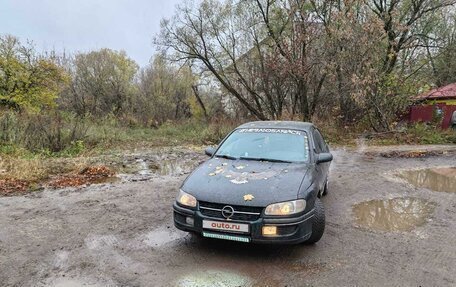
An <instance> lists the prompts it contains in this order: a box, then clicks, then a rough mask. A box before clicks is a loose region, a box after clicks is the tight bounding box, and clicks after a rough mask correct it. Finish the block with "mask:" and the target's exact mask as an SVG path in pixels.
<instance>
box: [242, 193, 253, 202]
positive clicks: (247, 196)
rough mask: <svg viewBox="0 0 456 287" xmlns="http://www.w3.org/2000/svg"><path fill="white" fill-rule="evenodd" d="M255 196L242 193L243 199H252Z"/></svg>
mask: <svg viewBox="0 0 456 287" xmlns="http://www.w3.org/2000/svg"><path fill="white" fill-rule="evenodd" d="M254 198H255V196H253V195H251V194H246V195H244V201H252V199H254Z"/></svg>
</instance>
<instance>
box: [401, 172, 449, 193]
mask: <svg viewBox="0 0 456 287" xmlns="http://www.w3.org/2000/svg"><path fill="white" fill-rule="evenodd" d="M398 176H399V177H401V178H403V179H405V180H407V181H408V182H409V183H411V184H413V185H415V186H417V187H424V188H428V189H431V190H434V191H442V192H456V167H446V168H429V169H419V170H406V171H402V172H400V173H399V174H398Z"/></svg>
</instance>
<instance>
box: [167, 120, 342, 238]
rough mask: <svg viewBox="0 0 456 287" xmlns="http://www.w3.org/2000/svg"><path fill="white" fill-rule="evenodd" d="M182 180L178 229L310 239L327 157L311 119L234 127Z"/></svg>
mask: <svg viewBox="0 0 456 287" xmlns="http://www.w3.org/2000/svg"><path fill="white" fill-rule="evenodd" d="M206 154H207V155H208V156H210V157H211V158H210V159H209V160H207V161H206V162H204V163H203V164H201V165H200V166H199V167H198V168H196V169H195V170H194V171H193V173H192V174H191V175H190V176H189V177H187V179H186V180H185V181H184V183H183V184H182V186H181V188H180V191H179V194H178V196H177V199H176V202H175V203H174V205H173V208H174V224H175V226H176V227H177V228H179V229H181V230H184V231H189V232H195V233H198V234H202V235H203V236H204V237H209V238H218V239H226V240H234V241H241V242H253V243H301V242H306V243H315V242H317V241H318V240H320V238H321V236H322V235H323V231H324V227H325V214H324V208H323V204H322V202H321V201H320V197H321V196H323V195H325V194H326V193H327V192H328V169H329V165H330V162H331V161H332V158H333V157H332V155H331V153H329V149H328V146H327V145H326V143H325V141H324V139H323V137H322V135H321V133H320V132H319V131H318V129H317V128H316V127H315V126H314V125H313V124H311V123H304V122H285V121H283V122H282V121H264V122H251V123H247V124H244V125H241V126H239V127H238V128H236V129H235V130H234V131H232V132H231V133H230V134H229V135H228V136H227V137H226V138H225V139H224V140H223V141H222V142H221V143H220V145H219V146H218V148H217V149H215V148H208V149H206Z"/></svg>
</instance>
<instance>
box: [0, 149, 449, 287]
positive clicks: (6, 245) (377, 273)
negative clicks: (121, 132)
mask: <svg viewBox="0 0 456 287" xmlns="http://www.w3.org/2000/svg"><path fill="white" fill-rule="evenodd" d="M417 148H419V150H420V151H421V150H423V149H426V150H427V149H429V150H432V151H433V152H432V153H427V154H426V156H419V157H408V156H402V155H403V154H404V153H405V154H407V152H408V151H415V150H416V149H417ZM441 150H445V152H439V151H441ZM455 150H456V147H439V146H433V147H389V148H385V147H383V148H369V147H365V146H363V145H362V144H360V148H359V149H353V150H349V149H337V150H335V151H334V156H335V160H334V162H333V165H332V168H331V182H330V192H329V195H328V196H326V197H325V198H324V199H323V203H324V205H325V208H326V218H327V224H326V231H325V234H324V236H323V238H322V239H321V241H320V242H318V243H317V244H316V245H314V246H306V245H297V246H263V245H251V244H245V243H236V242H227V241H218V240H208V239H203V238H200V237H197V236H192V235H189V234H186V233H184V232H180V231H178V230H176V229H174V227H173V225H172V212H171V204H172V202H173V201H174V197H175V195H176V191H177V189H178V187H179V185H180V183H181V182H182V180H183V179H184V178H185V176H186V174H187V173H188V172H190V171H191V169H192V167H193V166H194V165H196V164H198V162H200V161H201V160H204V159H205V157H204V156H203V155H202V154H200V153H198V152H196V151H193V150H181V151H179V152H178V153H175V152H170V153H169V154H167V153H166V152H163V151H153V150H151V151H145V152H141V153H138V154H133V155H128V156H123V158H125V161H124V163H122V165H121V166H120V169H121V170H122V171H121V174H120V175H118V177H119V181H117V182H110V183H105V184H101V185H93V186H90V187H79V188H67V189H61V190H51V189H49V190H44V191H39V192H34V193H30V194H27V195H23V196H14V197H0V282H1V284H0V285H1V286H70V287H71V286H347V285H350V286H353V285H359V286H366V285H369V286H385V285H388V286H391V285H394V286H454V285H456V275H455V273H454V266H456V234H455V232H454V231H455V230H456V194H455V193H454V191H452V190H445V191H443V190H440V188H439V187H438V186H437V185H435V184H430V185H429V184H424V182H427V181H426V180H414V178H415V177H416V178H417V179H421V178H423V177H429V175H426V176H424V175H416V173H421V172H424V171H426V173H428V171H429V170H431V171H432V172H436V173H437V174H438V175H431V177H432V178H434V177H438V176H440V175H443V176H445V178H446V179H447V178H450V179H448V180H449V181H451V180H452V178H453V176H454V174H453V173H452V169H451V167H454V166H455V165H456V155H455V153H454V152H453V151H455ZM394 152H399V153H398V154H400V155H401V156H396V157H395V156H383V155H382V154H381V153H384V154H388V155H391V154H393V155H394V154H395V153H394ZM118 162H119V161H116V162H115V163H113V165H114V164H118ZM436 168H438V169H436ZM440 168H443V169H440ZM410 170H412V171H410ZM409 171H410V172H413V176H415V177H413V176H412V175H410V176H408V175H407V172H409ZM446 179H445V180H446ZM431 181H432V180H430V181H429V182H431ZM436 181H437V182H440V181H439V180H436ZM451 186H453V185H452V184H450V187H451ZM431 188H434V189H436V191H433V190H431Z"/></svg>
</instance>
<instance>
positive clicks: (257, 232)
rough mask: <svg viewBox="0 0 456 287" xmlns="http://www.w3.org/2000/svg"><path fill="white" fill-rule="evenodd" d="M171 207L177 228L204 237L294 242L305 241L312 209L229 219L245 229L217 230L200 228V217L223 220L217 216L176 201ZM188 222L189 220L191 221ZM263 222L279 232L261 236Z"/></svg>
mask: <svg viewBox="0 0 456 287" xmlns="http://www.w3.org/2000/svg"><path fill="white" fill-rule="evenodd" d="M173 209H174V225H175V226H176V227H177V228H178V229H180V230H183V231H188V232H194V233H198V234H202V235H204V236H205V237H212V238H221V239H228V240H234V241H248V242H252V243H267V244H271V243H278V244H297V243H301V242H304V241H306V240H307V239H309V237H310V235H311V233H312V218H313V217H314V210H313V209H312V210H311V211H309V212H307V213H305V214H303V215H300V216H297V217H286V218H262V217H260V218H259V219H258V220H255V221H251V222H245V221H230V222H232V223H241V224H248V225H249V232H248V233H236V232H233V231H229V232H228V231H217V230H211V229H205V228H203V220H212V221H220V222H227V221H226V220H223V219H221V218H213V217H207V216H204V215H203V214H202V213H201V212H200V211H199V210H193V209H188V208H184V207H182V206H179V205H178V204H177V203H174V205H173ZM189 222H190V223H189ZM192 222H193V224H191V223H192ZM263 226H277V230H278V233H279V234H278V235H274V236H263V234H262V228H263ZM240 239H242V240H240Z"/></svg>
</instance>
